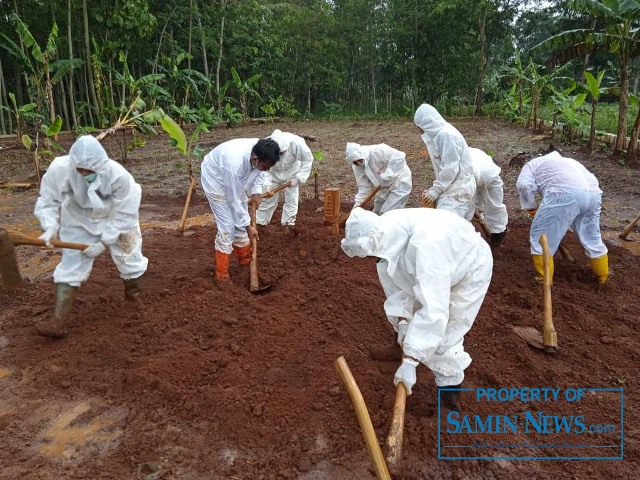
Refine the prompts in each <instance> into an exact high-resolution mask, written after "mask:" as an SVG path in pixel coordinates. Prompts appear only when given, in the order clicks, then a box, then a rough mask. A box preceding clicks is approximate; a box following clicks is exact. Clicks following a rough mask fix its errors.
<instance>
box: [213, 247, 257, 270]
mask: <svg viewBox="0 0 640 480" xmlns="http://www.w3.org/2000/svg"><path fill="white" fill-rule="evenodd" d="M233 251H234V252H235V253H236V255H237V257H238V265H249V264H250V263H251V252H252V249H251V244H249V245H245V246H244V247H237V246H235V245H234V246H233ZM216 253H217V252H216Z"/></svg>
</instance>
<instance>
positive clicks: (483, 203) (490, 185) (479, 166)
mask: <svg viewBox="0 0 640 480" xmlns="http://www.w3.org/2000/svg"><path fill="white" fill-rule="evenodd" d="M469 152H470V153H471V164H472V166H473V176H474V177H475V179H476V188H477V190H476V208H477V209H478V211H479V212H480V213H481V214H482V218H483V220H484V223H485V225H486V226H487V228H488V229H489V232H491V233H502V232H504V231H505V230H506V229H507V222H508V221H509V216H508V214H507V207H506V205H505V204H504V190H503V188H502V187H503V183H502V179H501V178H500V167H499V166H498V165H496V164H495V163H493V159H492V158H491V157H490V156H489V155H487V154H486V153H485V152H483V151H482V150H480V149H479V148H471V147H470V148H469Z"/></svg>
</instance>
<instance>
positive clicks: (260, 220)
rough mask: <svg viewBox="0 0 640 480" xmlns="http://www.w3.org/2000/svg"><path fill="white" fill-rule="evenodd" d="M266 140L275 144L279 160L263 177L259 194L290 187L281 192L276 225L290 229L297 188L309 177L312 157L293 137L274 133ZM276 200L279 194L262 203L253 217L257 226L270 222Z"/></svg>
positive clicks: (278, 132)
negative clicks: (285, 184) (286, 184)
mask: <svg viewBox="0 0 640 480" xmlns="http://www.w3.org/2000/svg"><path fill="white" fill-rule="evenodd" d="M268 138H271V139H272V140H275V142H276V143H277V144H278V146H279V147H280V160H279V161H278V163H277V164H276V165H275V166H274V167H273V168H271V169H270V170H269V171H268V172H267V173H266V178H265V182H264V184H263V193H266V192H267V191H268V190H270V189H273V188H277V187H278V186H280V185H281V184H283V183H285V182H287V181H289V180H290V181H291V186H290V187H287V188H285V189H284V192H283V193H284V204H283V205H282V217H281V218H280V224H281V225H282V226H284V227H287V226H289V227H292V226H294V225H295V224H296V215H297V214H298V200H299V198H300V187H299V185H300V184H303V183H305V182H306V181H307V179H308V178H309V175H310V174H311V167H312V166H313V153H311V150H310V149H309V147H308V146H307V144H306V143H305V141H304V139H303V138H302V137H299V136H297V135H294V134H293V133H288V132H282V131H280V130H274V131H273V133H272V134H271V136H269V137H268ZM279 200H280V192H278V193H276V194H275V195H273V196H272V197H270V198H263V199H262V203H260V208H259V209H258V212H257V214H256V223H257V224H258V225H268V224H269V222H271V217H273V213H274V212H275V211H276V208H277V207H278V201H279Z"/></svg>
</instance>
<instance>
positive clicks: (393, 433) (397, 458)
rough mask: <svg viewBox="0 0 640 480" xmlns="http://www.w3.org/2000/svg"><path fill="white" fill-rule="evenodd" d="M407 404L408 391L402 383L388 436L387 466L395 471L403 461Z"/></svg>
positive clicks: (398, 390)
mask: <svg viewBox="0 0 640 480" xmlns="http://www.w3.org/2000/svg"><path fill="white" fill-rule="evenodd" d="M406 404H407V389H406V388H405V386H404V384H403V383H402V382H400V383H398V386H397V387H396V401H395V404H394V405H393V420H392V421H391V428H390V429H389V435H388V436H387V464H388V465H389V469H390V470H391V471H394V470H396V469H397V468H398V465H400V462H401V461H402V444H403V441H404V410H405V406H406Z"/></svg>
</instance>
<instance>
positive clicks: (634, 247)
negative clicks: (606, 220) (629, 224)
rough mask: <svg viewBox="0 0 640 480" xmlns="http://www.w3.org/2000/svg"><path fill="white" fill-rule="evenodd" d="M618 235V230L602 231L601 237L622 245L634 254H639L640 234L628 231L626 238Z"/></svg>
mask: <svg viewBox="0 0 640 480" xmlns="http://www.w3.org/2000/svg"><path fill="white" fill-rule="evenodd" d="M618 235H620V232H617V231H612V232H602V239H603V240H605V241H607V242H608V243H611V244H613V245H616V246H618V247H622V248H624V249H625V250H628V251H629V252H631V253H633V254H634V255H640V234H637V233H630V234H629V235H627V239H626V240H622V239H621V238H620V237H618Z"/></svg>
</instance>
